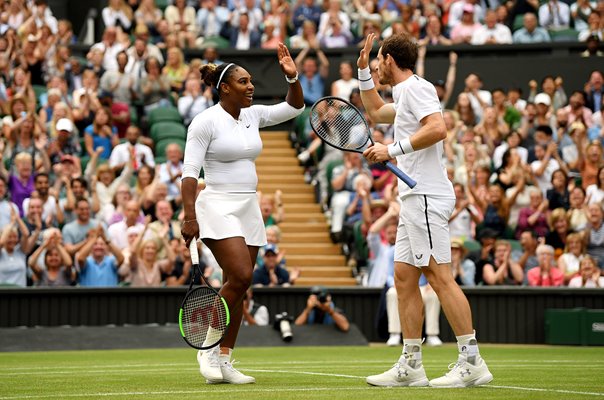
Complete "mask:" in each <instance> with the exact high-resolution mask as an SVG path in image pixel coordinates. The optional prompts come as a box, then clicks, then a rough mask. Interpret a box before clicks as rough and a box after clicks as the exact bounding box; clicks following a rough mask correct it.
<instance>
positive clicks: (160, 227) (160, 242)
mask: <svg viewBox="0 0 604 400" xmlns="http://www.w3.org/2000/svg"><path fill="white" fill-rule="evenodd" d="M154 216H155V221H153V222H151V223H150V224H149V236H147V237H146V238H145V239H151V240H153V241H154V242H155V244H156V245H157V248H158V249H159V252H158V255H159V258H164V257H165V255H166V250H167V249H166V248H165V246H164V236H166V238H167V239H168V241H171V240H173V239H178V240H180V239H182V235H181V233H180V222H179V221H175V220H173V219H172V217H173V216H174V209H173V208H172V204H171V203H170V202H169V201H166V200H159V201H158V202H157V203H155V213H154Z"/></svg>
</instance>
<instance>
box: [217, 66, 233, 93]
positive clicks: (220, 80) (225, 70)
mask: <svg viewBox="0 0 604 400" xmlns="http://www.w3.org/2000/svg"><path fill="white" fill-rule="evenodd" d="M233 65H235V64H233V63H230V64H229V65H227V66H226V67H225V68H224V69H223V70H222V72H221V73H220V78H218V83H217V84H216V90H219V88H220V82H222V77H223V76H224V73H225V72H227V69H229V68H231V66H233Z"/></svg>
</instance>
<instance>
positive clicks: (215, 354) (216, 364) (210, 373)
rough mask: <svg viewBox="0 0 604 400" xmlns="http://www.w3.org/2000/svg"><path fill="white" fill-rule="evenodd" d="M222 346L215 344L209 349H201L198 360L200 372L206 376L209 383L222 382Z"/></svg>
mask: <svg viewBox="0 0 604 400" xmlns="http://www.w3.org/2000/svg"><path fill="white" fill-rule="evenodd" d="M219 357H220V346H214V347H212V348H211V349H209V350H203V351H202V350H199V351H198V352H197V361H198V362H199V372H200V373H201V375H202V376H203V377H204V378H206V381H207V383H219V382H222V370H221V368H220V358H219Z"/></svg>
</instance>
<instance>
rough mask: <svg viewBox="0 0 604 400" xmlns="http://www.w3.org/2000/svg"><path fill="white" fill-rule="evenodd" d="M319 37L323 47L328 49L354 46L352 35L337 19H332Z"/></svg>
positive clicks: (320, 32)
mask: <svg viewBox="0 0 604 400" xmlns="http://www.w3.org/2000/svg"><path fill="white" fill-rule="evenodd" d="M332 2H333V1H332ZM317 36H318V37H319V43H321V46H323V47H327V48H340V47H348V46H350V45H351V44H352V33H351V32H350V30H348V29H346V28H344V26H343V24H342V22H341V21H340V20H339V19H338V18H335V17H334V18H332V19H330V21H329V25H327V28H326V29H325V30H323V31H321V30H319V33H318V35H317Z"/></svg>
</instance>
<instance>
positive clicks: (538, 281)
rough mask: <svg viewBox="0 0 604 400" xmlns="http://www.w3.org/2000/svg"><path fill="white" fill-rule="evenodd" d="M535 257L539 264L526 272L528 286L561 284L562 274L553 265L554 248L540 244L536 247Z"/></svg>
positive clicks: (562, 281)
mask: <svg viewBox="0 0 604 400" xmlns="http://www.w3.org/2000/svg"><path fill="white" fill-rule="evenodd" d="M537 258H538V260H539V265H538V266H537V267H535V268H532V269H530V270H529V271H528V272H527V276H528V283H529V286H539V287H550V286H562V285H563V283H564V274H563V273H562V271H560V270H559V269H558V268H556V267H554V266H553V262H554V248H553V247H552V246H550V245H547V244H540V245H539V246H538V247H537Z"/></svg>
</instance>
